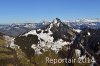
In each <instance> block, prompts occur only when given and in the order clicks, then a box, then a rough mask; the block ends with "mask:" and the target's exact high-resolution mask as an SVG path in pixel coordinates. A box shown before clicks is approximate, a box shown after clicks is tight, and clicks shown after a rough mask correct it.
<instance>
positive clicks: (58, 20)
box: [53, 18, 61, 24]
mask: <svg viewBox="0 0 100 66" xmlns="http://www.w3.org/2000/svg"><path fill="white" fill-rule="evenodd" d="M60 22H61V20H60V19H59V18H55V19H54V20H53V23H54V24H55V23H60Z"/></svg>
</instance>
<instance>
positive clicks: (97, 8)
mask: <svg viewBox="0 0 100 66" xmlns="http://www.w3.org/2000/svg"><path fill="white" fill-rule="evenodd" d="M56 17H58V18H61V19H62V20H74V19H79V18H100V0H0V23H1V24H10V23H25V22H42V21H43V20H52V19H54V18H56Z"/></svg>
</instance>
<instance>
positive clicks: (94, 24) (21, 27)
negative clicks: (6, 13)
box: [0, 19, 100, 37]
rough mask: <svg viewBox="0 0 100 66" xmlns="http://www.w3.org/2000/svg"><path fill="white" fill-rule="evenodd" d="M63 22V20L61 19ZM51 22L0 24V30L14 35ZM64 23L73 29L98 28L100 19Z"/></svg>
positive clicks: (42, 26) (43, 26)
mask: <svg viewBox="0 0 100 66" xmlns="http://www.w3.org/2000/svg"><path fill="white" fill-rule="evenodd" d="M62 22H63V21H62ZM50 23H51V22H49V21H48V22H47V21H46V22H45V21H44V22H42V23H21V24H11V25H2V24H1V25H0V32H1V33H4V34H7V35H9V36H13V37H16V36H18V35H21V34H23V33H26V32H28V31H30V30H33V29H38V28H46V26H48V25H49V24H50ZM63 23H64V24H67V25H68V26H70V27H72V28H75V29H84V28H87V27H89V28H93V29H99V28H100V19H94V20H93V19H90V20H89V19H80V20H75V21H65V22H63Z"/></svg>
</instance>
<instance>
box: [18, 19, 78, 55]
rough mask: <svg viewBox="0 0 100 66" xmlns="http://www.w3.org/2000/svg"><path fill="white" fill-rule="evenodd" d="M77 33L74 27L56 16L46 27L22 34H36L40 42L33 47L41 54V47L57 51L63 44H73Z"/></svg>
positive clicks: (44, 49)
mask: <svg viewBox="0 0 100 66" xmlns="http://www.w3.org/2000/svg"><path fill="white" fill-rule="evenodd" d="M75 33H76V32H75V31H74V30H73V29H72V28H70V27H68V26H67V25H65V24H63V23H62V22H61V20H60V19H58V18H56V19H55V20H53V21H52V22H51V23H50V24H49V25H48V26H47V27H46V28H45V29H37V30H31V31H29V32H28V33H26V34H24V35H20V36H26V37H27V36H28V35H30V34H31V35H36V36H37V37H38V40H39V42H38V43H37V44H32V46H31V48H33V49H35V52H36V54H41V51H40V50H41V49H42V50H43V51H46V50H47V49H52V50H54V51H55V52H56V53H57V52H58V51H59V50H60V49H62V47H63V46H65V45H69V44H71V42H72V40H73V39H74V38H75Z"/></svg>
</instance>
